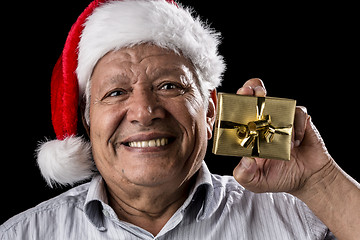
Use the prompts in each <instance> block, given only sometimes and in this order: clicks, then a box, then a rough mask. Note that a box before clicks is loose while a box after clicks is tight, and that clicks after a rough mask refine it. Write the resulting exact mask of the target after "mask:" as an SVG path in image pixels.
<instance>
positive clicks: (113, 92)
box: [105, 89, 126, 98]
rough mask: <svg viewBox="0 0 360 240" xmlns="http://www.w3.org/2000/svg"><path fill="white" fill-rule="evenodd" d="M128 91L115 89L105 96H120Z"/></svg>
mask: <svg viewBox="0 0 360 240" xmlns="http://www.w3.org/2000/svg"><path fill="white" fill-rule="evenodd" d="M125 93H126V92H125V91H124V90H122V89H117V90H113V91H111V92H109V93H108V94H106V96H105V98H106V97H118V96H121V95H124V94H125Z"/></svg>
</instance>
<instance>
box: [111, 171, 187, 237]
mask: <svg viewBox="0 0 360 240" xmlns="http://www.w3.org/2000/svg"><path fill="white" fill-rule="evenodd" d="M192 179H194V177H193V178H192ZM192 179H190V180H188V181H187V182H185V183H183V184H182V185H181V186H180V187H179V188H177V189H174V188H172V189H170V188H167V187H164V186H159V187H150V188H149V187H132V188H131V191H129V189H126V190H124V189H121V187H119V186H109V185H107V189H108V196H109V204H110V206H111V207H112V208H113V209H114V210H115V212H116V214H117V216H118V218H119V219H120V220H122V221H126V222H129V223H132V224H134V225H136V226H139V227H141V228H143V229H145V230H147V231H148V232H150V233H152V234H153V235H154V236H156V235H157V234H158V233H159V232H160V230H161V229H162V228H163V227H164V225H165V224H166V222H167V221H168V220H169V219H170V218H171V217H172V216H173V214H174V213H175V212H176V211H177V210H178V209H179V208H180V207H181V206H182V204H183V203H184V202H185V200H186V198H187V197H188V195H189V189H190V186H191V184H192V182H193V180H192Z"/></svg>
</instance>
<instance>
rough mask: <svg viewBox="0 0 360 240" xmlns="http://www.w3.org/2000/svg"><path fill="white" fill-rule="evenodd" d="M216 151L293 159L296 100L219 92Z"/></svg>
mask: <svg viewBox="0 0 360 240" xmlns="http://www.w3.org/2000/svg"><path fill="white" fill-rule="evenodd" d="M217 106H218V111H217V116H216V122H215V133H214V144H213V153H214V154H218V155H226V156H248V157H260V158H270V159H280V160H290V153H291V135H292V128H293V122H294V115H295V107H296V101H295V100H292V99H285V98H274V97H254V96H241V95H237V94H228V93H219V94H218V104H217Z"/></svg>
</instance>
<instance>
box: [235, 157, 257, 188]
mask: <svg viewBox="0 0 360 240" xmlns="http://www.w3.org/2000/svg"><path fill="white" fill-rule="evenodd" d="M256 170H257V164H256V161H255V159H254V158H249V157H243V158H242V159H241V161H240V163H239V164H238V165H237V166H236V167H235V169H234V171H233V175H234V178H235V180H236V181H237V182H238V183H240V184H241V185H243V186H244V187H247V186H249V184H251V182H252V181H253V180H254V177H255V174H256Z"/></svg>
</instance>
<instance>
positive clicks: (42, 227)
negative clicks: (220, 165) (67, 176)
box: [0, 163, 333, 240]
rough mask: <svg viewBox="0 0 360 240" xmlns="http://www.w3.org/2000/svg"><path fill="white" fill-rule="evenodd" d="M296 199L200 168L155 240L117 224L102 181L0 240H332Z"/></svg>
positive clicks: (15, 222)
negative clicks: (258, 190)
mask: <svg viewBox="0 0 360 240" xmlns="http://www.w3.org/2000/svg"><path fill="white" fill-rule="evenodd" d="M332 238H333V235H332V234H331V233H330V232H329V231H328V228H327V227H326V226H325V225H324V224H323V223H322V222H321V221H320V220H319V219H318V218H317V217H316V216H315V215H314V214H313V213H312V212H311V211H310V209H309V208H308V207H307V206H306V205H305V204H304V203H303V202H301V201H300V200H299V199H297V198H295V197H293V196H291V195H289V194H286V193H262V194H255V193H252V192H250V191H248V190H246V189H244V188H243V187H242V186H240V185H239V184H238V183H237V182H236V181H235V179H234V178H233V177H230V176H219V175H215V174H211V173H210V172H209V170H208V168H207V166H206V164H205V163H203V165H202V167H201V169H200V170H199V172H198V174H197V176H196V182H195V185H194V187H193V188H192V190H191V191H190V194H189V196H188V198H187V199H186V201H185V202H184V204H183V205H182V206H181V207H180V208H179V209H178V210H177V211H176V212H175V214H174V215H173V216H172V217H171V219H170V220H169V221H168V222H167V223H166V225H165V226H164V227H163V229H162V230H161V231H160V232H159V234H158V235H157V236H153V235H152V234H151V233H149V232H147V231H146V230H144V229H142V228H139V227H137V226H135V225H132V224H130V223H127V222H123V221H120V220H119V219H118V217H117V215H116V214H115V212H114V210H113V209H112V208H111V207H110V206H109V205H108V200H107V195H106V188H105V184H104V181H103V179H102V177H101V176H100V175H97V176H95V177H94V178H93V179H92V181H91V182H90V183H86V184H83V185H80V186H77V187H75V188H72V189H71V190H69V191H67V192H65V193H63V194H61V195H59V196H57V197H55V198H53V199H50V200H48V201H46V202H43V203H41V204H39V205H38V206H36V207H34V208H32V209H29V210H27V211H25V212H23V213H21V214H19V215H17V216H14V217H13V218H11V219H9V220H8V221H7V222H5V223H4V224H3V225H1V226H0V239H11V240H15V239H22V240H24V239H46V240H51V239H61V240H64V239H74V240H75V239H76V240H81V239H86V240H89V239H181V240H184V239H216V240H219V239H227V240H228V239H246V240H248V239H261V240H264V239H276V240H279V239H286V240H289V239H301V240H305V239H332Z"/></svg>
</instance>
